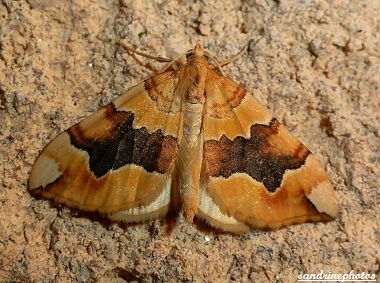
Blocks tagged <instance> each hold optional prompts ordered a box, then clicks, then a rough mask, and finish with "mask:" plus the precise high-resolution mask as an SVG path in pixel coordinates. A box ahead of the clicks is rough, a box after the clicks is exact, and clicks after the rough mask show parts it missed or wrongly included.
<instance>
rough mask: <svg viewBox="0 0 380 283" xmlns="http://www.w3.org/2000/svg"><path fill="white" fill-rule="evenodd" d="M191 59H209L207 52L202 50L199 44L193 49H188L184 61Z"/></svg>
mask: <svg viewBox="0 0 380 283" xmlns="http://www.w3.org/2000/svg"><path fill="white" fill-rule="evenodd" d="M193 57H206V58H207V60H208V59H209V56H208V53H207V51H205V50H203V47H202V45H201V44H199V43H197V44H196V45H195V47H194V48H193V49H190V50H188V51H187V52H186V59H188V60H189V59H191V58H193Z"/></svg>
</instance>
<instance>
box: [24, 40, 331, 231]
mask: <svg viewBox="0 0 380 283" xmlns="http://www.w3.org/2000/svg"><path fill="white" fill-rule="evenodd" d="M137 53H138V52H137ZM138 54H140V53H138ZM140 55H143V54H140ZM160 58H161V57H159V58H158V60H159V59H160ZM161 59H162V58H161ZM211 59H213V57H212V56H211V55H209V53H208V52H207V51H205V50H204V49H203V48H202V47H201V46H200V45H196V46H195V47H194V48H193V49H191V50H189V51H187V52H186V63H184V64H182V65H180V66H177V65H178V64H174V60H173V61H172V64H170V65H171V67H170V68H167V69H166V70H164V71H163V72H162V73H159V74H157V75H154V76H153V77H151V78H149V79H147V80H145V81H143V82H142V83H140V84H139V85H137V86H135V87H132V88H131V89H129V90H128V91H127V92H126V93H125V94H123V95H121V96H120V97H118V98H117V99H115V100H114V101H113V102H112V103H110V104H109V105H108V106H106V107H104V108H103V109H100V110H98V111H97V112H95V113H94V114H92V115H91V116H89V117H88V118H86V119H84V120H82V121H81V122H79V123H77V124H75V125H74V126H72V127H71V128H69V129H68V130H67V131H65V132H63V133H61V134H60V135H58V136H57V137H56V138H55V139H53V141H51V142H50V143H49V144H48V145H47V146H46V147H45V149H44V150H43V151H42V152H41V153H40V155H39V156H38V158H37V160H36V162H35V164H34V166H33V168H32V171H31V174H30V179H29V183H28V187H29V190H30V192H31V193H32V194H34V195H38V196H42V197H43V198H46V199H50V200H52V201H54V202H55V203H60V204H64V205H66V206H68V207H71V208H75V209H78V210H82V211H89V212H98V213H100V214H102V215H106V216H108V217H109V218H110V219H111V220H113V221H125V222H142V221H148V220H152V219H156V218H160V217H161V218H162V217H165V215H167V213H168V212H169V210H170V209H172V208H173V207H174V208H176V209H177V210H182V212H183V215H184V217H185V219H186V220H187V221H189V222H192V221H193V219H194V217H197V218H198V219H202V220H203V221H205V222H206V223H207V224H209V225H211V226H213V227H215V228H217V229H221V230H223V231H229V232H234V233H241V232H246V231H249V230H251V229H264V228H265V229H277V228H280V227H283V226H286V225H290V224H295V223H302V222H306V221H314V222H316V221H325V220H330V219H332V218H334V217H336V216H337V213H338V204H337V199H336V196H335V192H334V188H333V186H332V183H331V181H330V180H329V177H328V175H327V173H326V171H325V169H324V168H323V167H322V166H321V164H320V162H319V161H318V160H317V158H316V157H315V155H313V154H312V153H311V152H310V151H309V150H308V149H307V148H306V147H305V146H304V145H303V144H302V143H301V142H300V141H298V140H297V139H296V138H294V137H293V136H292V135H291V134H290V133H289V131H288V130H287V129H286V128H285V127H284V126H283V125H281V124H280V123H279V121H278V120H277V119H276V118H274V117H273V116H272V114H271V112H270V111H269V110H268V109H267V108H266V107H264V106H263V105H261V104H260V103H259V102H258V100H257V99H256V98H255V97H254V96H253V95H252V94H250V93H248V92H247V91H246V90H245V89H244V88H243V87H241V86H239V85H238V84H237V83H235V82H234V81H232V80H231V79H229V78H227V77H225V76H224V75H223V73H222V72H221V71H220V68H219V67H220V65H219V64H217V63H216V64H211V63H210V60H211ZM161 61H165V60H161ZM166 61H170V60H169V59H166ZM230 61H232V60H230Z"/></svg>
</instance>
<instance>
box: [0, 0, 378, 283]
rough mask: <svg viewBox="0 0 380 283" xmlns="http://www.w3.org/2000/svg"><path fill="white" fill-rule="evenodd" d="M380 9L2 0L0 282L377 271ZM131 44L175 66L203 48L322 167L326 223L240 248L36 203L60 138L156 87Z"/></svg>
mask: <svg viewBox="0 0 380 283" xmlns="http://www.w3.org/2000/svg"><path fill="white" fill-rule="evenodd" d="M379 12H380V8H379V1H377V0H371V1H364V0H363V1H343V0H337V1H335V0H334V1H327V0H316V1H271V0H268V1H264V0H257V1H253V0H252V1H239V0H227V1H217V0H203V1H195V0H194V1H165V0H162V1H148V0H143V1H128V0H120V1H111V0H102V1H95V0H76V1H74V0H73V1H60V0H53V1H52V0H25V1H12V0H3V1H1V2H0V203H1V205H0V282H9V281H14V282H130V281H134V282H295V281H296V280H297V276H298V274H300V273H305V272H310V273H318V272H320V270H323V271H324V272H325V273H329V272H336V273H346V272H349V271H350V270H354V271H355V272H358V273H361V272H368V273H376V274H377V276H379V263H380V249H379V247H380V232H379V225H380V219H379V211H380V196H379V193H380V190H379V175H380V172H379V168H380V166H379V156H380V155H379V148H380V142H379V120H380V117H379V116H380V111H379V109H380V95H379V84H380V76H379V70H380V69H379V66H380V59H379V57H380V50H379V40H380V37H379V20H380V17H379ZM120 39H125V41H126V42H127V43H128V44H129V45H131V46H133V47H135V48H138V49H139V50H141V51H145V52H147V53H150V54H153V55H160V56H166V57H174V56H176V55H177V54H180V53H182V52H184V51H186V50H188V49H190V48H192V47H194V45H195V44H196V43H201V44H203V46H204V47H205V49H207V50H208V51H209V52H210V53H211V54H214V55H215V56H216V57H217V58H220V59H221V60H223V59H225V58H229V57H231V56H233V55H234V54H236V53H238V52H239V50H241V48H242V47H244V46H245V45H246V44H247V43H248V42H249V41H250V40H252V41H251V43H250V46H249V50H248V52H247V53H246V54H245V55H244V56H242V57H241V58H240V59H239V60H238V61H236V62H234V63H233V64H230V65H228V66H226V67H224V71H225V73H226V74H227V75H228V76H229V77H231V78H232V79H234V80H235V81H236V82H238V83H239V84H241V85H242V86H244V87H245V88H246V89H247V90H249V91H250V92H252V93H253V94H254V95H255V96H256V97H257V98H258V99H259V100H260V101H261V102H262V103H263V104H264V105H266V106H268V107H269V108H270V109H271V110H272V111H273V112H274V114H275V116H276V117H277V118H278V119H279V120H280V121H281V122H282V123H284V124H285V125H286V126H287V127H288V129H289V130H290V131H291V132H292V133H293V134H294V135H295V136H296V137H298V138H300V139H301V140H302V141H303V142H304V143H305V144H306V145H307V146H308V147H309V148H310V149H311V150H312V151H313V152H314V153H315V154H316V155H317V156H318V158H319V159H320V160H321V161H322V163H323V164H324V166H326V168H327V171H328V173H329V175H330V177H331V179H332V181H333V183H334V186H335V189H336V193H337V196H338V198H339V205H340V212H339V216H338V218H337V219H336V220H335V221H332V222H329V223H317V224H311V223H307V224H301V225H294V226H290V227H287V228H283V229H280V230H278V231H270V232H262V231H253V232H251V233H247V234H244V235H240V236H236V235H230V234H223V233H218V232H217V231H215V230H212V229H209V228H207V227H205V226H203V225H202V224H201V223H196V224H188V223H186V222H184V220H183V217H182V216H179V218H178V220H177V223H176V225H175V226H174V227H173V228H172V229H171V230H168V225H167V224H166V222H165V221H161V220H157V221H153V222H149V223H146V224H139V225H123V224H116V223H109V222H107V221H104V220H103V219H101V218H99V217H96V216H93V215H83V214H81V213H77V212H74V211H72V210H70V209H67V208H64V207H57V206H53V205H52V204H51V203H50V202H49V201H45V200H38V199H36V198H34V197H32V196H31V195H30V194H29V193H28V191H27V189H26V185H27V180H28V175H29V172H30V170H31V166H32V164H33V162H34V160H35V158H36V157H37V155H38V153H39V152H40V150H42V148H43V147H44V145H46V144H47V143H48V142H49V141H50V140H51V139H52V138H54V137H55V136H56V135H57V134H58V133H60V132H61V131H63V130H65V129H66V128H68V127H69V126H71V125H72V124H74V123H75V122H77V121H79V120H80V119H82V118H84V117H86V116H87V115H89V114H90V113H92V112H94V111H96V110H97V109H98V108H100V107H102V106H104V105H106V104H107V103H108V102H110V101H111V100H112V99H114V98H116V97H117V96H118V95H120V94H122V93H124V92H125V91H126V90H127V89H129V88H130V87H132V86H133V85H136V84H137V83H138V82H140V81H142V80H143V79H146V78H148V77H149V76H151V75H152V74H154V71H153V70H157V69H160V68H161V66H162V65H161V64H160V63H158V62H155V61H153V60H149V59H147V58H143V57H139V56H131V55H129V54H128V53H126V52H125V51H124V50H123V49H122V48H121V47H120V46H118V45H117V44H116V42H117V41H118V40H120ZM378 278H379V277H378Z"/></svg>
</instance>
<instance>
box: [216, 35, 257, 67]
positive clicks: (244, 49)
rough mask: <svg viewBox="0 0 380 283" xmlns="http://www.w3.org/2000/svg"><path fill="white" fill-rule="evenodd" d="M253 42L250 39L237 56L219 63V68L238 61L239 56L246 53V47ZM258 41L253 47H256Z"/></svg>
mask: <svg viewBox="0 0 380 283" xmlns="http://www.w3.org/2000/svg"><path fill="white" fill-rule="evenodd" d="M252 41H253V39H251V40H250V41H248V43H247V44H246V46H244V47H243V49H242V50H240V52H239V53H238V54H236V55H235V56H233V57H232V58H229V59H227V60H224V61H222V62H219V66H220V67H223V66H225V65H227V64H229V63H232V62H233V61H235V60H237V59H239V58H240V57H241V56H243V55H244V53H246V52H247V51H248V47H249V44H250V43H251V42H252ZM257 42H258V41H256V42H255V44H254V45H256V43H257ZM214 67H218V66H214Z"/></svg>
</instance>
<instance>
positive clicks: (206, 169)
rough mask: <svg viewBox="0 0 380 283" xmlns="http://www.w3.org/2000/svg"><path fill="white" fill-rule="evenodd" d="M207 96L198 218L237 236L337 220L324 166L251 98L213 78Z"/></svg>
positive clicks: (230, 83)
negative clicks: (249, 230)
mask: <svg viewBox="0 0 380 283" xmlns="http://www.w3.org/2000/svg"><path fill="white" fill-rule="evenodd" d="M226 85H227V86H226ZM206 95H207V98H209V99H208V101H207V111H206V114H205V116H204V128H203V134H204V137H205V142H204V160H203V165H202V186H201V188H200V191H201V192H200V199H199V201H198V209H199V213H198V215H197V216H199V217H201V218H203V219H205V220H206V221H207V222H208V223H210V224H211V225H213V226H215V227H217V228H222V229H224V230H228V231H232V232H239V230H241V231H245V230H247V227H248V226H249V227H251V228H272V229H276V228H279V227H282V226H285V225H290V224H293V223H301V222H305V221H319V220H326V219H329V218H331V217H335V216H336V215H337V210H338V208H337V202H336V197H335V194H334V189H333V186H332V184H331V182H330V180H329V178H328V176H327V173H326V171H325V170H324V168H323V167H322V166H321V164H320V163H319V161H318V160H317V159H316V157H315V156H314V155H313V154H312V153H310V151H309V150H308V149H307V148H306V147H305V146H304V145H303V144H302V143H301V142H299V141H298V140H297V139H295V138H294V137H293V136H292V135H291V134H290V133H289V132H288V131H287V130H286V128H285V127H284V126H282V125H281V124H280V123H279V122H278V121H277V120H276V119H275V118H273V117H272V115H271V113H270V112H269V111H268V110H267V109H266V108H265V107H264V106H262V105H261V104H260V103H259V102H258V101H257V100H256V99H255V98H254V97H253V96H252V95H250V94H247V93H246V92H245V91H244V89H243V88H241V87H240V86H239V85H237V84H236V83H234V82H233V81H231V80H229V79H227V78H224V77H220V76H219V75H217V74H213V75H212V76H210V78H209V82H208V87H206Z"/></svg>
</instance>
